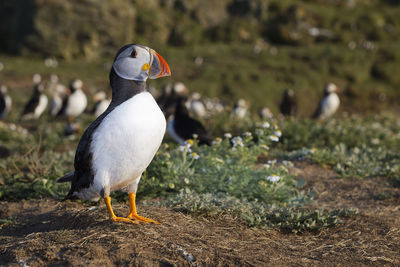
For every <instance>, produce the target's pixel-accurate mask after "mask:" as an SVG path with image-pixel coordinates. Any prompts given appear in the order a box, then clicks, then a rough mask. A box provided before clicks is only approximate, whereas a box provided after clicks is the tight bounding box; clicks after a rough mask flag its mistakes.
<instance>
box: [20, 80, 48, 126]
mask: <svg viewBox="0 0 400 267" xmlns="http://www.w3.org/2000/svg"><path fill="white" fill-rule="evenodd" d="M33 83H34V87H33V94H32V96H31V98H30V99H29V101H28V103H26V105H25V107H24V111H23V112H22V117H21V119H22V120H32V119H39V117H40V116H41V115H42V113H43V112H44V111H45V109H46V107H47V104H48V102H49V100H48V98H47V96H46V95H45V94H44V93H43V92H44V89H45V87H44V85H43V83H42V77H41V76H40V74H38V73H36V74H34V75H33Z"/></svg>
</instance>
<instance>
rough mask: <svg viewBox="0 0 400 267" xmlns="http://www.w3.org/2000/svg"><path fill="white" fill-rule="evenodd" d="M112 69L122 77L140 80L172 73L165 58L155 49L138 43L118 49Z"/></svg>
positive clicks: (143, 80)
mask: <svg viewBox="0 0 400 267" xmlns="http://www.w3.org/2000/svg"><path fill="white" fill-rule="evenodd" d="M112 71H114V72H115V74H116V75H118V76H119V77H120V78H122V79H125V80H133V81H139V82H145V81H146V80H147V78H150V79H157V78H160V77H165V76H170V75H171V70H170V68H169V66H168V64H167V62H166V61H165V60H164V58H162V57H161V56H160V55H159V54H158V53H157V52H156V51H154V50H153V49H151V48H149V47H147V46H143V45H138V44H128V45H124V46H123V47H122V48H121V49H120V50H119V51H118V53H117V55H116V56H115V59H114V63H113V66H112Z"/></svg>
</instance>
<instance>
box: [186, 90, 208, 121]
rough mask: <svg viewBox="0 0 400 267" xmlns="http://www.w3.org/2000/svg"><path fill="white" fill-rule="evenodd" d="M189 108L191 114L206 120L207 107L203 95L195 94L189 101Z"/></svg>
mask: <svg viewBox="0 0 400 267" xmlns="http://www.w3.org/2000/svg"><path fill="white" fill-rule="evenodd" d="M187 104H188V108H189V109H190V111H191V113H192V114H194V115H195V116H196V117H199V118H204V117H206V115H207V112H206V106H205V104H204V102H203V101H202V99H201V95H200V94H199V93H197V92H194V93H192V94H191V95H190V98H189V101H188V103H187Z"/></svg>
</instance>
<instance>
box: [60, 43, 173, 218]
mask: <svg viewBox="0 0 400 267" xmlns="http://www.w3.org/2000/svg"><path fill="white" fill-rule="evenodd" d="M170 75H171V71H170V68H169V66H168V64H167V62H166V61H165V60H164V58H162V57H161V56H160V55H159V54H158V53H157V52H156V51H154V50H153V49H151V48H149V47H147V46H143V45H139V44H127V45H125V46H123V47H122V48H121V49H120V50H119V51H118V52H117V54H116V56H115V59H114V62H113V65H112V67H111V71H110V75H109V79H110V85H111V88H112V100H111V103H110V105H109V106H108V108H107V109H106V111H105V112H104V113H102V114H101V115H100V116H99V117H98V118H97V119H96V120H95V121H93V122H92V123H91V124H90V125H89V127H88V128H87V129H86V130H85V132H84V133H83V135H82V137H81V139H80V141H79V144H78V147H77V150H76V154H75V161H74V167H75V170H74V171H72V172H70V173H68V174H66V175H65V176H63V177H62V178H60V179H59V180H58V182H71V189H70V190H69V193H68V195H67V196H66V197H65V199H71V198H74V197H78V198H81V199H84V200H90V201H98V200H100V199H104V202H105V204H106V207H107V210H108V213H109V215H110V218H111V220H112V221H114V222H127V223H136V224H138V223H139V222H144V223H158V222H156V221H155V220H152V219H149V218H145V217H142V216H139V215H138V214H137V210H136V204H135V203H136V191H137V188H138V184H139V181H140V178H141V176H142V173H143V171H144V170H145V169H146V168H147V166H148V165H149V164H150V162H151V161H152V159H153V157H154V155H155V154H156V152H157V150H158V148H159V147H160V145H161V142H162V139H163V137H164V134H165V130H166V120H165V117H164V114H163V113H162V111H161V109H160V108H159V106H158V105H157V102H156V101H155V99H154V98H153V96H152V95H151V94H150V93H149V92H148V91H147V89H146V88H147V87H146V80H147V79H148V78H149V79H157V78H160V77H166V76H170ZM116 190H121V191H124V192H127V193H128V195H129V207H130V212H129V214H128V216H127V217H117V216H116V215H115V214H114V212H113V209H112V207H111V198H110V193H111V192H113V191H116Z"/></svg>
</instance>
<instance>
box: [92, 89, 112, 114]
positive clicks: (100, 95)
mask: <svg viewBox="0 0 400 267" xmlns="http://www.w3.org/2000/svg"><path fill="white" fill-rule="evenodd" d="M93 101H94V103H95V104H94V107H93V114H94V115H95V116H96V117H98V116H100V115H101V114H102V113H103V112H104V111H106V109H107V108H108V106H109V105H110V103H111V100H110V99H107V94H106V92H104V91H100V92H97V93H96V94H95V95H94V96H93Z"/></svg>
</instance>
